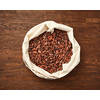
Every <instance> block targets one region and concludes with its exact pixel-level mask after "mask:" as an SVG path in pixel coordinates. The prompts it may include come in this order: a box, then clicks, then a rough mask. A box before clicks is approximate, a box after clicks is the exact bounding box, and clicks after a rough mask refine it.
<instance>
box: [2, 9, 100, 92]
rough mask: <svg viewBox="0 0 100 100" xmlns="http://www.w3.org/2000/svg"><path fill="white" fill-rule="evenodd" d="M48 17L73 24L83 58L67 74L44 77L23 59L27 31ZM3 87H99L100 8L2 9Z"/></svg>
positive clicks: (65, 88) (48, 18)
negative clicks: (39, 75) (36, 73)
mask: <svg viewBox="0 0 100 100" xmlns="http://www.w3.org/2000/svg"><path fill="white" fill-rule="evenodd" d="M47 20H53V21H56V22H58V23H61V24H65V25H68V26H70V27H73V29H74V36H75V38H76V40H77V41H78V43H79V44H80V46H81V62H80V63H79V65H77V66H76V68H75V69H74V70H73V71H71V72H70V73H69V74H68V75H67V76H65V77H63V78H61V79H57V80H45V79H41V78H39V77H37V76H35V75H34V74H33V73H32V72H31V71H30V70H29V69H28V68H26V67H25V65H24V63H23V60H22V42H23V39H24V36H25V34H26V33H27V31H28V30H29V29H30V28H32V27H33V26H35V25H37V24H39V23H42V22H44V21H47ZM0 89H1V90H31V89H32V90H77V89H78V90H100V11H94V10H93V11H88V10H86V11H84V10H82V11H81V10H80V11H67V10H63V11H62V10H51V11H48V10H46V11H45V10H44V11H42V10H38V11H35V10H34V11H28V10H27V11H21V10H18V11H15V10H14V11H13V10H12V11H8V10H7V11H0Z"/></svg>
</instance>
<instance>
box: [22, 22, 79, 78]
mask: <svg viewBox="0 0 100 100" xmlns="http://www.w3.org/2000/svg"><path fill="white" fill-rule="evenodd" d="M54 28H57V29H60V30H64V31H67V34H68V37H69V40H70V41H71V42H72V51H73V55H72V57H71V61H70V62H69V63H68V64H62V66H63V70H62V71H58V72H55V73H53V74H50V73H48V72H47V71H45V70H43V69H41V68H40V67H38V66H36V65H35V64H33V63H32V62H31V61H30V58H29V54H28V48H29V41H30V40H31V39H33V38H34V37H38V36H39V35H40V34H42V33H43V32H45V31H48V32H53V31H54ZM22 53H23V61H24V63H25V65H26V66H27V67H28V68H29V69H30V70H31V71H32V72H33V73H34V74H36V75H37V76H39V77H41V78H45V79H57V78H61V77H63V76H65V75H67V74H68V73H69V72H70V71H71V70H73V68H75V67H76V66H77V64H78V63H79V62H80V46H79V44H78V42H77V41H76V39H75V38H74V36H73V28H71V27H69V26H66V25H63V24H59V23H56V22H54V21H45V22H43V23H41V24H39V25H36V26H35V27H33V28H31V29H30V30H29V31H28V32H27V34H26V36H25V38H24V41H23V44H22ZM34 59H35V58H34Z"/></svg>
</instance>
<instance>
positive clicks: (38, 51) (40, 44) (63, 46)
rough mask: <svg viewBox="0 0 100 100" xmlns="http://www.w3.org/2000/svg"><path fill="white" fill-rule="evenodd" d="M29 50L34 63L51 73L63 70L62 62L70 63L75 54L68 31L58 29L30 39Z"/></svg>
mask: <svg viewBox="0 0 100 100" xmlns="http://www.w3.org/2000/svg"><path fill="white" fill-rule="evenodd" d="M28 52H29V57H30V60H31V61H32V62H33V63H34V64H36V65H37V66H38V67H40V68H42V69H44V70H45V71H48V72H49V73H51V74H52V73H54V72H57V71H60V70H63V67H62V64H63V63H68V62H69V61H70V60H71V56H72V54H73V52H72V43H71V42H70V41H69V39H68V35H67V32H65V31H62V30H58V29H54V32H53V33H52V34H51V32H44V33H42V34H41V35H39V36H38V37H36V38H33V39H32V40H30V41H29V50H28Z"/></svg>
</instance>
